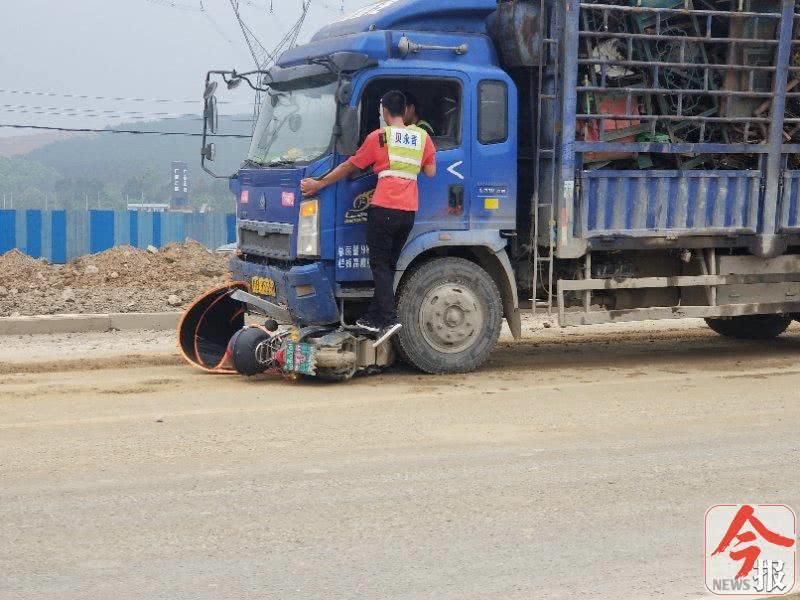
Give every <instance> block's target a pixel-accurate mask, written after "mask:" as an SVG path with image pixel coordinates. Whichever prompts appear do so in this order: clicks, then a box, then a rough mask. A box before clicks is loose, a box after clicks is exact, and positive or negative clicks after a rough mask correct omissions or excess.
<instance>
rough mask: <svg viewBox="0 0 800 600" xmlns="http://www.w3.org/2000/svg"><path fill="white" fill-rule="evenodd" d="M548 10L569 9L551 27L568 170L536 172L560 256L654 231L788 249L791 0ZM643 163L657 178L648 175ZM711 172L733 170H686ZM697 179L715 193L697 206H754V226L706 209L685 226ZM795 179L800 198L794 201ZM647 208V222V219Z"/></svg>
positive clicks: (561, 149) (570, 0)
mask: <svg viewBox="0 0 800 600" xmlns="http://www.w3.org/2000/svg"><path fill="white" fill-rule="evenodd" d="M549 4H550V5H551V6H552V7H553V8H554V10H560V15H561V16H560V21H559V27H560V29H558V30H557V31H553V30H551V34H550V35H551V37H558V38H559V39H563V44H562V47H561V55H560V63H559V68H560V69H561V80H562V81H563V89H560V90H558V92H557V93H558V95H559V96H560V99H559V102H560V105H561V118H560V124H561V127H560V129H559V130H558V131H557V132H556V136H557V139H556V140H555V143H554V144H553V146H554V147H555V148H556V149H557V156H558V168H557V169H556V176H555V177H554V178H552V179H548V178H546V177H542V174H540V177H539V179H540V187H541V190H540V194H539V196H540V198H541V201H542V202H546V201H547V198H548V197H549V196H550V195H551V194H550V193H552V196H553V198H554V206H553V212H552V214H553V215H555V217H556V222H557V225H556V248H555V252H556V255H557V256H559V257H560V258H581V257H583V256H585V255H586V254H587V252H590V251H591V249H592V248H593V247H595V242H594V240H596V239H597V238H600V237H602V238H603V240H602V241H603V244H602V247H603V249H613V248H614V243H615V242H614V240H615V239H617V240H620V242H621V244H620V247H630V242H629V240H630V239H631V238H637V239H644V238H648V237H650V238H660V239H662V240H664V244H665V245H666V247H680V245H679V244H680V239H682V238H684V237H704V238H706V237H713V236H719V235H720V232H721V231H722V232H723V237H721V238H719V246H718V247H730V244H731V243H732V242H731V237H730V235H728V234H731V235H732V234H733V233H736V234H737V236H738V237H737V238H736V242H735V243H736V244H741V245H744V246H749V247H750V248H751V249H752V250H753V251H754V252H756V253H764V254H770V253H775V252H778V251H779V250H780V247H781V244H783V245H784V247H785V244H786V243H787V242H786V241H784V242H781V241H780V240H778V239H777V238H779V237H780V236H781V235H785V234H787V233H790V232H791V233H793V232H795V231H796V232H800V221H798V222H797V223H794V222H793V218H794V217H793V216H792V215H795V214H796V213H797V212H798V211H796V210H794V208H792V207H794V206H796V203H797V198H798V197H800V196H799V194H798V193H797V192H796V190H797V189H798V185H797V184H796V181H797V179H796V178H794V177H793V176H792V175H791V173H792V172H793V171H794V170H799V171H800V152H798V150H800V36H797V35H795V31H796V30H797V31H798V32H800V27H798V26H797V24H798V23H799V22H800V14H798V12H799V11H798V7H797V5H796V3H795V1H794V0H742V1H741V2H739V1H737V2H727V1H722V0H613V1H611V0H604V1H602V2H601V1H592V0H583V1H581V0H565V1H564V2H551V3H549ZM739 9H741V10H739ZM551 26H552V23H551ZM637 171H638V172H641V173H647V174H649V175H646V176H644V178H643V179H642V178H640V176H638V175H636V172H637ZM703 172H707V173H710V172H724V173H726V174H725V175H724V176H723V177H722V178H721V179H718V180H714V178H709V177H706V176H698V175H690V173H695V174H696V173H703ZM735 172H739V174H740V175H736V174H735ZM594 174H597V176H598V177H599V178H600V179H596V178H594ZM740 177H741V178H744V180H746V185H742V182H740V181H739V178H740ZM604 182H605V183H604ZM698 182H706V183H707V185H706V183H702V184H701V189H702V190H703V193H706V191H707V193H708V194H710V195H709V196H708V197H707V198H701V199H700V200H701V201H702V202H707V203H709V206H713V207H714V208H713V209H711V208H709V210H712V211H717V214H723V215H738V214H740V213H739V211H740V207H743V206H746V207H748V208H747V213H746V217H747V218H746V219H744V227H742V219H739V218H732V217H728V218H727V221H725V220H723V221H722V222H720V220H719V219H718V218H712V215H710V216H709V217H708V218H704V219H703V218H699V217H700V216H701V215H700V214H699V213H697V215H698V219H695V220H694V221H692V220H691V219H689V220H688V221H686V220H685V219H684V218H683V217H682V215H686V214H690V215H691V214H692V212H693V211H694V210H695V209H696V203H695V204H691V202H692V201H693V200H692V195H691V194H692V193H693V192H692V190H693V186H695V185H696V184H697V183H698ZM789 182H791V184H792V185H793V186H794V187H793V190H795V192H794V194H793V196H792V198H794V200H792V199H791V198H788V197H786V198H785V197H784V196H785V190H786V186H787V184H788V183H789ZM658 186H661V188H660V189H659V187H658ZM703 186H705V187H703ZM718 186H721V187H718ZM730 186H733V187H730ZM667 189H673V190H689V194H688V195H687V194H685V193H684V194H683V195H682V196H680V198H679V199H678V201H677V203H676V198H675V197H672V198H670V197H663V196H662V193H663V190H667ZM741 194H746V195H744V196H742V195H741ZM680 202H686V203H690V204H688V205H685V206H681V205H679V204H680ZM720 202H721V203H722V204H721V205H717V203H720ZM787 202H795V204H792V205H791V206H787ZM643 207H646V209H645V208H643ZM645 210H649V211H651V213H652V214H651V218H649V219H644V220H642V219H638V220H637V218H636V215H637V214H638V215H641V214H642V213H643V211H645ZM592 211H597V212H596V213H594V214H593V213H592ZM611 214H613V215H614V219H612V221H613V222H612V223H605V225H612V226H611V227H606V226H603V227H599V228H593V227H592V226H591V224H593V223H601V222H602V221H603V219H605V218H606V217H604V216H603V215H611ZM652 215H666V218H665V219H657V218H652ZM753 215H755V216H753ZM787 215H788V216H787ZM797 218H800V215H798V216H797ZM665 223H666V225H665ZM642 225H644V226H643V227H642ZM720 226H721V227H720ZM729 227H730V228H731V230H730V231H728V228H729ZM743 230H745V231H746V233H742V231H743ZM748 235H749V236H752V238H753V239H751V240H747V239H746V238H747V236H748ZM538 239H539V243H540V244H541V243H542V241H543V237H542V235H540V236H539V238H538ZM647 244H648V245H647V247H649V248H653V247H655V246H653V244H652V243H650V242H648V243H647ZM712 244H713V240H712Z"/></svg>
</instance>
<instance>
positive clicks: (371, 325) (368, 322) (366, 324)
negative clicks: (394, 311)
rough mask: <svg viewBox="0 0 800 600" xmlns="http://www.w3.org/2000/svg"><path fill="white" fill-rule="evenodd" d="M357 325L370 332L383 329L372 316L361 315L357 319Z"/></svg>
mask: <svg viewBox="0 0 800 600" xmlns="http://www.w3.org/2000/svg"><path fill="white" fill-rule="evenodd" d="M356 325H357V326H358V327H359V328H361V329H363V330H364V331H369V332H370V333H378V332H379V331H380V330H381V326H380V325H379V324H378V323H376V322H375V321H374V320H373V319H372V318H370V317H361V318H360V319H359V320H358V321H356Z"/></svg>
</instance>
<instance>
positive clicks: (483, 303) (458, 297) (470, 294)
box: [397, 258, 503, 374]
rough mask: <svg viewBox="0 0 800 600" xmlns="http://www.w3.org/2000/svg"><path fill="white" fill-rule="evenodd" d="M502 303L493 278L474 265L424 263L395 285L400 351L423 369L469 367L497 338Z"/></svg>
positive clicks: (448, 370) (489, 350) (445, 261)
mask: <svg viewBox="0 0 800 600" xmlns="http://www.w3.org/2000/svg"><path fill="white" fill-rule="evenodd" d="M502 304H503V303H502V299H501V297H500V291H499V290H498V289H497V285H496V284H495V282H494V280H493V279H492V278H491V276H490V275H489V274H488V273H487V272H486V271H485V270H483V269H482V268H481V267H480V266H478V265H477V264H475V263H473V262H470V261H468V260H466V259H463V258H437V259H434V260H431V261H429V262H426V263H424V264H423V265H421V266H420V267H419V268H417V269H416V270H415V271H414V272H413V273H412V274H411V275H410V276H409V278H408V279H407V280H406V281H404V282H403V284H402V286H401V288H400V292H399V297H398V306H397V309H398V315H399V317H400V320H401V321H402V323H403V329H401V330H400V333H399V334H398V336H397V346H398V350H399V352H400V355H401V356H402V357H403V358H404V359H405V360H406V362H408V363H409V364H411V365H412V366H414V367H416V368H418V369H419V370H421V371H424V372H426V373H433V374H443V373H467V372H470V371H474V370H475V369H477V368H479V367H480V366H481V365H483V364H484V363H485V362H486V361H487V360H488V358H489V356H490V354H491V353H492V350H493V349H494V347H495V345H496V344H497V339H498V338H499V337H500V330H501V328H502V325H503V307H502Z"/></svg>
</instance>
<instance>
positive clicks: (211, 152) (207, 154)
mask: <svg viewBox="0 0 800 600" xmlns="http://www.w3.org/2000/svg"><path fill="white" fill-rule="evenodd" d="M203 158H204V159H205V160H207V161H209V162H214V161H215V160H216V158H217V145H216V144H215V143H214V142H211V143H210V144H206V145H205V146H204V147H203Z"/></svg>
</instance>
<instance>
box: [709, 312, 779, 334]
mask: <svg viewBox="0 0 800 600" xmlns="http://www.w3.org/2000/svg"><path fill="white" fill-rule="evenodd" d="M706 324H708V326H709V327H710V328H711V329H712V330H713V331H715V332H716V333H718V334H720V335H721V336H723V337H729V338H735V339H737V340H773V339H775V338H776V337H778V336H779V335H781V334H782V333H784V332H785V331H786V330H787V329H789V325H791V324H792V317H790V316H785V315H749V316H744V317H731V318H729V319H706Z"/></svg>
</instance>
